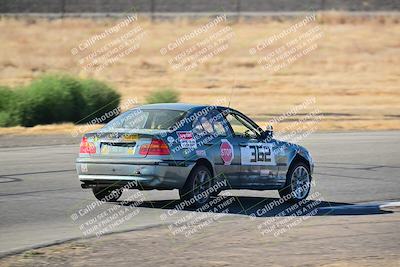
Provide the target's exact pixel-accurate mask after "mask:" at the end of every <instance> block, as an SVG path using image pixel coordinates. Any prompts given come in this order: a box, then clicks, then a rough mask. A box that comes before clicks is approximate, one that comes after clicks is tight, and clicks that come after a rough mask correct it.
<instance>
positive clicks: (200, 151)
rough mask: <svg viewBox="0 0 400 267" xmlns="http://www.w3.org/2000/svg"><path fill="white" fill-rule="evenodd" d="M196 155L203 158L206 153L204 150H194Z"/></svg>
mask: <svg viewBox="0 0 400 267" xmlns="http://www.w3.org/2000/svg"><path fill="white" fill-rule="evenodd" d="M196 155H197V156H199V157H205V156H206V151H205V150H196Z"/></svg>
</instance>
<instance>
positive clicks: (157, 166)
mask: <svg viewBox="0 0 400 267" xmlns="http://www.w3.org/2000/svg"><path fill="white" fill-rule="evenodd" d="M193 166H194V163H193V162H177V161H165V160H104V159H93V158H78V159H77V160H76V171H77V173H78V176H79V180H80V181H81V182H83V184H82V187H83V188H90V187H94V186H115V187H120V186H124V185H126V184H128V183H129V184H130V187H129V188H137V189H179V188H182V187H183V185H184V184H185V182H186V178H187V177H188V176H189V173H190V171H191V169H192V168H193Z"/></svg>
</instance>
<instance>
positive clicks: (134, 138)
mask: <svg viewBox="0 0 400 267" xmlns="http://www.w3.org/2000/svg"><path fill="white" fill-rule="evenodd" d="M138 139H139V136H138V135H137V134H125V135H123V136H122V140H123V141H125V142H136V141H137V140H138Z"/></svg>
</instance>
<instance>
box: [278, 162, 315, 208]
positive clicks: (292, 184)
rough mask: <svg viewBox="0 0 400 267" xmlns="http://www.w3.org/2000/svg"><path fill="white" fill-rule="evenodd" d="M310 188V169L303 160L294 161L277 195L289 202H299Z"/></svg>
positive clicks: (304, 197)
mask: <svg viewBox="0 0 400 267" xmlns="http://www.w3.org/2000/svg"><path fill="white" fill-rule="evenodd" d="M310 190H311V175H310V169H309V167H308V166H307V164H305V163H304V162H301V161H298V162H296V163H294V164H293V165H292V166H291V167H290V169H289V171H288V173H287V175H286V183H285V186H284V188H282V189H281V190H279V195H280V197H281V198H284V199H286V200H288V201H290V202H299V201H301V200H303V199H306V198H307V196H308V194H309V193H310Z"/></svg>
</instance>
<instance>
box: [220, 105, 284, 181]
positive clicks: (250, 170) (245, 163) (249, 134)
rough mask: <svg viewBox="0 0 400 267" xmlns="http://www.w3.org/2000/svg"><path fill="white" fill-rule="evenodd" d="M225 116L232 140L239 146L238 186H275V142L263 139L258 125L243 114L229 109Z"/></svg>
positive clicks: (276, 169)
mask: <svg viewBox="0 0 400 267" xmlns="http://www.w3.org/2000/svg"><path fill="white" fill-rule="evenodd" d="M226 118H227V120H228V122H229V124H230V125H231V128H232V131H233V134H234V137H233V139H234V142H235V143H237V144H238V145H239V147H240V152H239V153H240V165H241V167H240V179H239V181H240V186H241V187H242V188H251V189H269V188H275V186H276V184H277V175H278V167H277V164H276V154H275V150H276V146H275V143H274V142H271V141H267V140H263V139H262V138H261V132H260V129H259V127H258V126H257V125H256V124H255V123H254V122H252V121H251V120H250V119H249V118H247V117H246V116H244V115H243V114H241V113H239V112H235V111H231V112H230V113H229V114H228V115H227V116H226Z"/></svg>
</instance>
